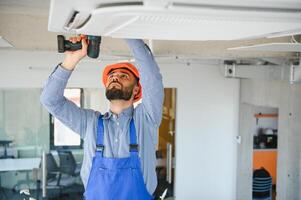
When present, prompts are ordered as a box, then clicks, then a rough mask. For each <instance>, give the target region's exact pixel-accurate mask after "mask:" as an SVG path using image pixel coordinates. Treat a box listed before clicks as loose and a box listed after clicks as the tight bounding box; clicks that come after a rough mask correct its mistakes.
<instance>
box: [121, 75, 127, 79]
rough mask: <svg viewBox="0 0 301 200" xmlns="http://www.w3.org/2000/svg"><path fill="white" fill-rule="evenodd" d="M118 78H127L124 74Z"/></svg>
mask: <svg viewBox="0 0 301 200" xmlns="http://www.w3.org/2000/svg"><path fill="white" fill-rule="evenodd" d="M120 78H122V79H127V78H128V76H127V75H126V74H122V75H120Z"/></svg>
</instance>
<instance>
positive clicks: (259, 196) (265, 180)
mask: <svg viewBox="0 0 301 200" xmlns="http://www.w3.org/2000/svg"><path fill="white" fill-rule="evenodd" d="M253 200H272V177H253Z"/></svg>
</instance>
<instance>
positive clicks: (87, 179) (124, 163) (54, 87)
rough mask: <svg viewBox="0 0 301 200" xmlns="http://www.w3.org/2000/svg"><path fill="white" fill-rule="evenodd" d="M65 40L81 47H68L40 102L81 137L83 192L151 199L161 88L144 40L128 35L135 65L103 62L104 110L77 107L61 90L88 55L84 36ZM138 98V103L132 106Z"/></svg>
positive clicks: (105, 199) (92, 199)
mask: <svg viewBox="0 0 301 200" xmlns="http://www.w3.org/2000/svg"><path fill="white" fill-rule="evenodd" d="M69 40H70V41H71V42H73V43H76V42H79V41H81V43H82V49H80V50H77V51H74V52H66V56H65V59H64V61H63V62H62V63H60V64H59V65H58V66H57V67H56V68H55V70H54V71H53V72H52V73H51V75H50V76H49V78H48V80H47V82H46V84H45V86H44V89H43V91H42V94H41V103H42V104H43V105H44V106H45V107H46V109H47V110H48V111H49V112H50V113H51V114H52V115H53V116H54V117H56V118H57V119H59V120H60V121H61V122H62V123H64V124H65V125H66V126H68V127H69V128H70V129H72V130H73V131H74V132H76V133H78V134H79V135H80V136H81V138H82V139H83V140H84V157H83V164H82V168H81V178H82V181H83V184H84V187H85V193H84V198H85V199H86V200H151V199H153V196H152V194H153V192H154V191H155V189H156V186H157V176H156V172H155V168H156V156H155V150H156V145H157V140H158V134H157V131H158V128H159V125H160V123H161V118H162V104H163V98H164V89H163V84H162V76H161V74H160V71H159V67H158V65H157V63H156V61H155V60H154V57H153V55H152V53H151V51H150V49H149V48H148V46H147V45H146V44H144V42H143V41H142V40H138V39H126V42H127V44H128V46H129V47H130V50H131V52H132V54H133V56H134V58H135V65H133V64H132V63H128V62H125V63H117V64H112V65H108V66H106V67H105V68H104V70H103V75H102V83H103V85H104V86H105V88H106V97H107V99H108V100H109V101H110V107H109V111H108V112H106V113H104V114H102V113H100V112H98V111H94V110H91V109H83V108H79V107H77V106H76V105H75V104H74V103H73V102H71V101H69V100H68V99H66V98H65V97H64V95H63V94H64V89H65V88H66V85H67V82H68V79H69V77H70V76H71V74H72V71H73V70H74V69H75V67H76V65H77V64H78V62H79V61H80V60H81V59H83V58H84V57H85V56H86V55H87V46H88V45H87V40H86V37H85V36H78V37H71V38H69ZM136 66H137V68H136ZM140 100H141V101H140ZM137 101H140V103H139V104H138V105H137V106H136V107H135V108H134V106H133V104H134V103H135V102H137Z"/></svg>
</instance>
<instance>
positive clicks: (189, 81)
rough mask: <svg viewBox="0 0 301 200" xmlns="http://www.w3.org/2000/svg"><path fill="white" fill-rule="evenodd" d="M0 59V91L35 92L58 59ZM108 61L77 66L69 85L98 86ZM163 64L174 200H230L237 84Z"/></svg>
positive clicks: (206, 69) (197, 68) (213, 70)
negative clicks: (171, 115)
mask: <svg viewBox="0 0 301 200" xmlns="http://www.w3.org/2000/svg"><path fill="white" fill-rule="evenodd" d="M15 58H18V59H15ZM0 59H1V61H2V62H1V64H0V70H1V71H0V72H1V73H0V87H38V88H39V87H41V86H42V83H43V82H44V81H45V79H46V78H47V76H48V75H49V73H50V72H51V70H52V68H53V67H54V65H56V63H58V62H59V61H60V60H61V59H62V57H61V55H59V56H57V54H56V53H51V52H40V53H38V52H21V51H9V52H6V51H5V52H4V51H3V52H0ZM109 62H110V63H112V62H116V61H113V60H111V61H103V62H98V61H97V62H96V61H95V60H90V59H87V60H85V61H83V62H82V63H81V64H80V65H79V66H78V68H77V69H76V70H75V72H74V74H73V76H72V77H71V79H70V81H69V86H70V87H85V88H95V87H101V86H100V85H101V84H100V74H101V71H102V68H103V66H105V64H106V63H109ZM99 63H102V64H99ZM167 63H168V62H165V64H163V63H162V64H159V65H160V68H161V71H162V74H163V77H164V85H165V87H175V88H177V100H176V102H177V113H176V180H175V181H176V183H175V195H176V199H178V200H185V199H210V200H211V199H212V200H219V199H220V200H233V199H235V194H236V192H235V189H236V143H235V136H236V135H237V134H238V105H239V81H238V80H236V79H225V78H223V76H222V73H221V71H220V69H219V67H218V66H217V65H215V66H209V65H200V64H196V63H195V64H193V63H192V64H190V65H189V66H188V65H186V64H183V63H181V62H180V61H176V60H171V61H170V62H169V63H173V64H167ZM8 66H9V67H8ZM17 72H18V73H17ZM98 74H99V75H98ZM16 80H18V81H16ZM96 107H98V108H100V107H99V106H96ZM102 109H103V108H102Z"/></svg>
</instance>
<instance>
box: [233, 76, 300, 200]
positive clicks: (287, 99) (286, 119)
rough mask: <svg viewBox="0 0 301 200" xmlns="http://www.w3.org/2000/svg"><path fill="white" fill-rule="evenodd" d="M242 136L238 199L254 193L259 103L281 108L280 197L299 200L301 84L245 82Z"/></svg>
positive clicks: (242, 89) (241, 114)
mask: <svg viewBox="0 0 301 200" xmlns="http://www.w3.org/2000/svg"><path fill="white" fill-rule="evenodd" d="M240 91H241V98H240V99H241V102H240V130H239V132H240V135H241V137H242V143H241V144H240V145H238V152H240V153H239V154H238V159H237V161H238V163H237V166H238V167H237V178H238V179H237V190H236V191H237V199H238V200H250V199H251V196H252V185H251V184H252V169H251V167H252V148H253V146H252V141H253V140H252V138H251V137H252V134H251V133H250V130H252V124H254V123H255V119H254V117H253V115H252V114H254V113H255V112H256V106H264V107H274V108H278V109H279V121H278V161H277V167H278V168H277V200H288V199H289V200H298V199H300V198H301V195H300V175H299V174H300V158H301V157H300V150H301V147H300V142H301V135H300V130H301V124H300V120H301V101H300V98H301V85H299V84H295V85H290V84H289V83H288V82H286V81H260V80H242V81H241V90H240Z"/></svg>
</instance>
